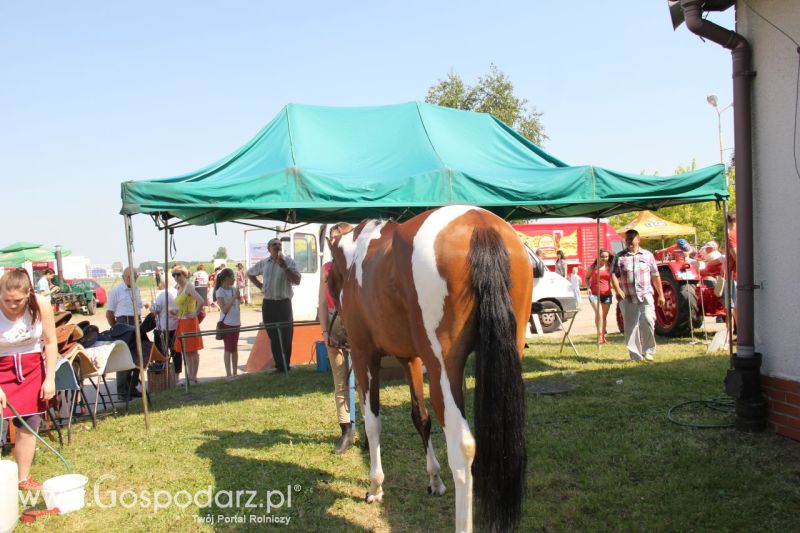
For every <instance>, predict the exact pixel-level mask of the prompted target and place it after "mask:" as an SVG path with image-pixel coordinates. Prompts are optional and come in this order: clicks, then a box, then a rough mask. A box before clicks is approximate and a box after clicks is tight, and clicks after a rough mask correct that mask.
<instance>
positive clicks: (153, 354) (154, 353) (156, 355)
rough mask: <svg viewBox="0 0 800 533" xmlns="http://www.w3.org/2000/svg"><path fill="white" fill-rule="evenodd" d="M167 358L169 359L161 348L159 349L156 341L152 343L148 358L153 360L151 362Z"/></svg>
mask: <svg viewBox="0 0 800 533" xmlns="http://www.w3.org/2000/svg"><path fill="white" fill-rule="evenodd" d="M166 360H167V358H166V357H165V356H164V354H163V353H161V350H159V349H158V347H157V346H156V343H153V344H151V345H150V357H149V358H148V361H149V362H151V363H154V362H156V361H161V362H163V361H166Z"/></svg>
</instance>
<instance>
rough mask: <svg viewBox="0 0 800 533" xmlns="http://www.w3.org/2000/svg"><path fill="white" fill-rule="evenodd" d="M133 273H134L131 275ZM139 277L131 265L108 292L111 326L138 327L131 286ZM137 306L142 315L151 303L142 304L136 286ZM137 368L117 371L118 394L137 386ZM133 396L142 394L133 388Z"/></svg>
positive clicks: (107, 311) (108, 310) (108, 314)
mask: <svg viewBox="0 0 800 533" xmlns="http://www.w3.org/2000/svg"><path fill="white" fill-rule="evenodd" d="M131 274H132V275H131ZM136 277H137V275H136V271H135V270H134V271H133V273H131V269H130V267H128V268H126V269H125V270H124V271H123V272H122V283H120V284H119V285H116V286H115V287H114V288H113V289H111V292H109V293H108V302H107V303H106V320H108V325H109V326H112V327H113V326H114V324H119V323H121V324H128V325H129V326H134V327H137V324H136V320H135V318H134V314H133V300H132V298H131V290H132V289H131V287H132V286H133V281H134V279H135V278H136ZM136 307H137V310H138V311H139V316H140V317H141V316H142V315H141V313H142V307H144V308H145V309H147V308H148V307H150V304H144V305H142V295H141V294H140V292H139V287H136ZM133 358H134V360H138V356H137V354H133ZM137 373H138V371H137V370H126V371H124V372H117V394H118V395H120V396H125V395H127V393H128V388H129V387H128V384H129V383H133V384H134V385H133V386H134V387H136V382H135V381H133V379H135V377H136V375H137ZM131 397H132V398H139V397H141V394H140V393H139V392H137V391H135V390H131Z"/></svg>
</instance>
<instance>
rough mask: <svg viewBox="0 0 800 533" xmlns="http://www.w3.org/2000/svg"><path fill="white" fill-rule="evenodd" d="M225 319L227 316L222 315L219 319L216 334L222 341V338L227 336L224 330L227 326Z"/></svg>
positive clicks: (216, 337)
mask: <svg viewBox="0 0 800 533" xmlns="http://www.w3.org/2000/svg"><path fill="white" fill-rule="evenodd" d="M224 321H225V317H224V316H220V317H219V321H218V322H217V334H216V335H215V336H214V338H215V339H217V340H218V341H221V340H222V339H224V338H225V333H224V332H223V331H222V329H223V328H224V327H225V324H224Z"/></svg>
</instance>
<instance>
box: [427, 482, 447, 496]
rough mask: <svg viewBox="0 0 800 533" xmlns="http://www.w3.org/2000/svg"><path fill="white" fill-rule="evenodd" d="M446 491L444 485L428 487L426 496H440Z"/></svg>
mask: <svg viewBox="0 0 800 533" xmlns="http://www.w3.org/2000/svg"><path fill="white" fill-rule="evenodd" d="M446 490H447V487H445V486H444V483H442V484H440V485H439V486H437V487H431V486H428V494H430V495H431V496H442V495H443V494H444V493H445V491H446Z"/></svg>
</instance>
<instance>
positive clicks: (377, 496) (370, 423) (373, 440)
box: [364, 369, 384, 503]
mask: <svg viewBox="0 0 800 533" xmlns="http://www.w3.org/2000/svg"><path fill="white" fill-rule="evenodd" d="M370 390H372V374H370V371H369V369H367V390H366V394H365V395H364V396H365V398H364V403H365V404H366V409H364V426H365V427H366V430H367V439H368V440H369V464H370V467H369V480H370V487H369V492H368V493H367V503H372V502H380V501H383V479H384V475H383V465H382V464H381V417H380V415H375V413H373V412H372V404H371V403H370V401H369V393H370Z"/></svg>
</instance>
